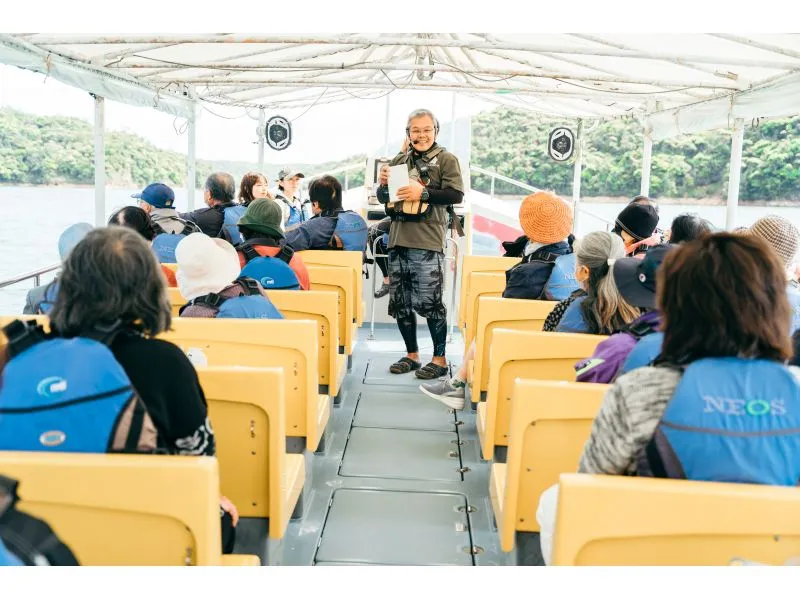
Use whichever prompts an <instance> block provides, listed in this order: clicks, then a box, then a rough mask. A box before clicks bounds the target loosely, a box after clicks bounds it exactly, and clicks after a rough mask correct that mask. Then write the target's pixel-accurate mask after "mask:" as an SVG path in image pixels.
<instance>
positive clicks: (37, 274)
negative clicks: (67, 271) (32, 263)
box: [0, 263, 61, 289]
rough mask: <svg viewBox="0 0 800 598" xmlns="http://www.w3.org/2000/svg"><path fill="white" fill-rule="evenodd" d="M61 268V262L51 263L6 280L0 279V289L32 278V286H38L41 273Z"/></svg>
mask: <svg viewBox="0 0 800 598" xmlns="http://www.w3.org/2000/svg"><path fill="white" fill-rule="evenodd" d="M59 269H61V264H60V263H59V264H51V265H50V266H44V267H43V268H38V269H37V270H31V271H30V272H25V273H23V274H18V275H17V276H14V277H12V278H8V279H6V280H2V281H0V289H3V288H5V287H9V286H11V285H13V284H17V283H19V282H24V281H26V280H30V279H31V278H32V279H33V282H34V286H37V287H38V286H39V285H40V284H41V276H42V274H47V273H48V272H54V271H55V270H59Z"/></svg>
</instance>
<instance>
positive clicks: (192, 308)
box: [175, 233, 283, 320]
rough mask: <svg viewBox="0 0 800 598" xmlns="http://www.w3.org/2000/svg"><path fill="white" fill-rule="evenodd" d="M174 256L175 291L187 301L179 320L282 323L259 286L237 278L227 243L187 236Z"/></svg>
mask: <svg viewBox="0 0 800 598" xmlns="http://www.w3.org/2000/svg"><path fill="white" fill-rule="evenodd" d="M175 256H176V258H177V263H178V276H177V278H178V288H179V289H180V290H181V295H183V296H184V297H185V298H186V300H187V301H188V303H187V304H186V305H184V306H183V307H181V310H180V316H181V317H183V318H263V319H272V320H280V319H283V316H282V315H281V313H280V312H279V311H278V310H277V309H276V308H275V306H274V305H272V302H271V301H270V300H269V299H268V298H267V297H266V296H265V295H264V294H263V290H264V289H262V288H261V285H260V284H258V283H257V282H256V281H255V280H253V279H252V278H239V256H238V255H236V250H235V249H234V248H233V246H232V245H231V244H230V243H228V242H227V241H225V240H223V239H212V238H211V237H208V236H206V235H204V234H202V233H197V234H194V235H190V236H188V237H186V238H185V239H184V240H183V241H181V242H180V243H179V244H178V247H177V248H176V249H175Z"/></svg>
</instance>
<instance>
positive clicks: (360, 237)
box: [330, 210, 369, 251]
mask: <svg viewBox="0 0 800 598" xmlns="http://www.w3.org/2000/svg"><path fill="white" fill-rule="evenodd" d="M368 234H369V231H368V230H367V223H366V222H364V219H363V218H362V217H361V216H359V215H358V214H356V213H355V212H352V211H350V210H347V211H343V212H339V213H338V214H336V228H334V229H333V235H332V236H331V241H330V246H331V248H332V249H342V250H344V251H364V249H365V248H366V246H367V235H368Z"/></svg>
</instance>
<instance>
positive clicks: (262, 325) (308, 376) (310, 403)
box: [159, 291, 324, 446]
mask: <svg viewBox="0 0 800 598" xmlns="http://www.w3.org/2000/svg"><path fill="white" fill-rule="evenodd" d="M295 292H297V291H295ZM172 328H173V329H172V330H170V331H168V332H165V333H163V334H161V335H160V336H159V338H163V339H164V340H167V341H170V342H171V343H174V344H176V345H178V346H179V347H180V348H181V349H182V350H183V351H184V353H187V352H188V351H189V350H190V349H193V348H194V349H200V350H201V351H202V353H203V354H204V355H205V357H206V359H207V361H208V365H210V366H217V365H242V366H250V367H263V366H264V365H269V366H270V367H279V368H283V371H284V381H283V383H284V397H285V400H286V435H287V436H301V437H306V438H307V439H308V444H309V446H310V445H312V439H317V440H318V436H319V435H321V433H322V430H320V429H319V423H318V419H317V414H316V408H315V405H316V404H317V402H318V398H319V394H318V392H317V391H318V384H317V377H318V376H317V370H318V367H319V366H318V362H317V355H318V352H317V347H316V342H317V330H316V326H315V324H314V322H311V321H297V320H236V319H225V320H218V319H215V318H175V319H173V320H172ZM323 427H324V426H323ZM314 446H316V444H314Z"/></svg>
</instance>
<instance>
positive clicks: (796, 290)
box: [786, 281, 800, 334]
mask: <svg viewBox="0 0 800 598" xmlns="http://www.w3.org/2000/svg"><path fill="white" fill-rule="evenodd" d="M786 294H787V296H788V297H789V306H790V307H791V308H792V323H791V328H790V329H789V334H793V333H794V331H795V330H798V329H800V287H798V284H797V283H796V282H794V281H791V282H790V283H789V285H788V286H787V287H786Z"/></svg>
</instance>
